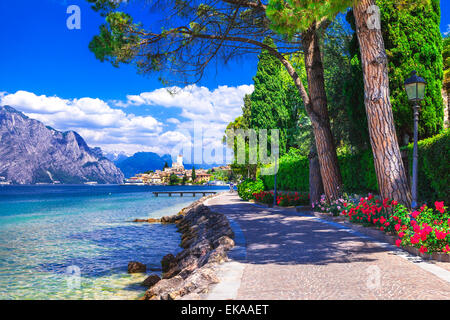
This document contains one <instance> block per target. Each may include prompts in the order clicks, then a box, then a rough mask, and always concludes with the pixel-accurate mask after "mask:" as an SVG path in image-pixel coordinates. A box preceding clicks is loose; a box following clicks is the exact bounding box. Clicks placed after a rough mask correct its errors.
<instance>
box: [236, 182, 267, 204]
mask: <svg viewBox="0 0 450 320" xmlns="http://www.w3.org/2000/svg"><path fill="white" fill-rule="evenodd" d="M237 189H238V190H237V191H238V195H239V197H241V199H242V200H250V199H253V194H254V193H259V192H261V191H263V190H264V183H263V182H262V181H261V179H256V180H253V179H246V180H244V181H243V182H242V183H241V184H239V185H238V187H237Z"/></svg>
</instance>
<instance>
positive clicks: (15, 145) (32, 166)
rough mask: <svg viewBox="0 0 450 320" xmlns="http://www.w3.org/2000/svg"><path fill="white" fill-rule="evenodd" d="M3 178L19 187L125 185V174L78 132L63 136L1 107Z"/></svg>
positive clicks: (1, 171) (1, 169)
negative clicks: (54, 183) (92, 182)
mask: <svg viewBox="0 0 450 320" xmlns="http://www.w3.org/2000/svg"><path fill="white" fill-rule="evenodd" d="M0 177H2V179H3V180H7V181H11V182H12V183H18V184H33V183H52V182H56V181H59V182H60V183H85V182H89V181H95V182H97V183H122V182H123V179H124V175H123V173H122V172H121V171H120V170H119V169H118V168H117V167H116V166H115V165H114V163H113V162H111V161H110V160H108V159H107V158H105V157H104V156H103V152H102V150H101V149H100V148H90V147H89V146H88V145H87V144H86V142H85V141H84V140H83V138H82V137H81V136H80V135H79V134H78V133H76V132H75V131H66V132H61V131H58V130H55V129H53V128H51V127H48V126H45V125H44V124H43V123H42V122H40V121H38V120H34V119H31V118H29V117H27V116H26V115H24V114H23V113H22V112H20V111H18V110H16V109H14V108H12V107H10V106H0Z"/></svg>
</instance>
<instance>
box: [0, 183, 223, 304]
mask: <svg viewBox="0 0 450 320" xmlns="http://www.w3.org/2000/svg"><path fill="white" fill-rule="evenodd" d="M168 188H170V189H168ZM175 188H176V189H175ZM194 189H201V190H205V189H207V190H218V189H219V188H218V187H211V188H205V187H193V186H185V187H147V186H146V187H142V186H125V187H124V186H62V185H61V186H1V187H0V299H136V298H138V297H139V296H140V295H142V294H143V292H144V290H145V288H144V287H142V286H141V285H140V283H141V282H142V280H143V279H145V277H146V275H144V274H128V273H127V265H128V262H129V261H140V262H143V263H145V264H146V265H147V270H148V272H147V273H152V272H157V273H159V272H160V260H161V258H162V257H163V256H164V255H165V254H167V253H176V252H178V251H179V250H180V248H179V246H178V245H179V242H180V235H179V233H177V232H176V228H175V226H174V225H161V224H148V223H133V222H130V221H131V220H133V219H135V218H148V217H155V218H156V217H161V216H163V215H170V214H175V213H177V212H178V211H179V210H180V209H182V208H183V207H185V206H187V205H188V204H189V203H191V202H192V201H194V200H195V199H198V198H199V197H200V196H197V197H195V198H193V197H192V196H189V197H186V196H185V197H178V196H174V197H167V196H159V197H154V196H153V194H152V193H151V191H157V190H159V191H167V190H194Z"/></svg>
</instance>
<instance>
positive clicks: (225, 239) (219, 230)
mask: <svg viewBox="0 0 450 320" xmlns="http://www.w3.org/2000/svg"><path fill="white" fill-rule="evenodd" d="M215 196H216V195H211V196H206V197H203V198H201V199H199V200H197V201H195V202H194V203H192V204H191V205H189V206H188V207H186V208H184V209H182V210H181V211H180V212H179V213H178V214H176V215H173V216H167V217H163V218H161V219H136V220H135V222H160V223H175V224H176V225H177V228H178V231H179V232H181V234H182V235H181V244H180V246H181V247H182V248H183V250H182V251H181V252H179V253H178V254H177V255H176V256H174V255H173V254H170V253H169V254H167V255H166V256H164V257H163V259H162V260H161V267H162V279H161V278H160V277H159V276H158V275H156V274H152V275H150V276H149V277H147V279H146V280H145V281H144V282H143V285H145V286H148V287H149V288H148V289H147V291H146V292H145V295H144V297H143V298H142V299H143V300H175V299H200V298H201V295H203V294H206V293H207V292H208V291H209V287H210V286H211V285H213V284H215V283H218V282H219V279H218V278H217V276H216V269H217V266H218V265H219V264H221V263H223V262H225V261H226V260H227V259H228V257H227V252H228V250H230V249H231V248H232V247H233V246H234V240H233V238H234V233H233V231H232V229H231V227H230V224H229V222H228V219H227V218H226V217H225V216H224V215H223V214H220V213H217V212H213V211H211V210H210V209H209V208H208V207H207V206H205V205H204V204H203V203H204V202H205V201H206V200H207V199H209V198H212V197H215ZM130 268H131V270H130ZM132 270H136V262H130V264H129V272H132Z"/></svg>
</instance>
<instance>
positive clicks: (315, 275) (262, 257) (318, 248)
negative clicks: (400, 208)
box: [205, 194, 450, 300]
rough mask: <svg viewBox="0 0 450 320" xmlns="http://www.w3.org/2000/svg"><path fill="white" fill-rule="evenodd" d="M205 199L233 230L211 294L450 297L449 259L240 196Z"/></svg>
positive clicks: (243, 296) (245, 296) (217, 296)
mask: <svg viewBox="0 0 450 320" xmlns="http://www.w3.org/2000/svg"><path fill="white" fill-rule="evenodd" d="M205 204H206V205H208V206H209V207H211V209H212V210H213V211H216V212H221V213H223V214H225V215H226V216H227V218H229V220H230V221H231V222H232V227H233V229H234V230H235V233H237V235H238V236H237V243H238V247H237V250H236V252H234V253H233V252H231V254H230V256H231V257H232V262H227V263H225V264H224V265H222V267H221V270H220V272H219V278H221V283H219V284H218V285H217V286H216V287H215V288H213V289H212V291H211V293H210V294H209V296H208V297H207V298H209V299H244V300H245V299H352V300H353V299H450V272H449V271H448V267H447V266H444V267H442V265H440V264H437V263H436V264H435V263H432V262H424V261H423V260H422V259H420V258H417V257H414V258H413V259H411V256H409V255H408V254H406V253H404V251H403V250H395V249H393V248H394V247H392V246H390V245H387V244H380V243H379V242H377V241H375V240H373V241H372V239H368V238H367V237H364V236H362V235H358V234H355V233H354V232H351V230H350V229H345V228H342V227H339V226H336V225H333V224H330V223H327V222H326V221H323V220H320V219H317V218H315V217H312V216H309V215H301V214H299V213H296V212H293V211H289V210H282V209H269V208H265V207H262V206H258V205H255V204H251V203H248V202H243V201H240V200H239V198H238V196H237V195H232V194H223V195H220V196H218V197H215V198H212V199H209V200H208V201H207V202H206V203H205ZM349 231H350V232H349ZM239 245H240V246H242V248H240V249H241V250H239ZM242 249H243V250H242ZM398 252H401V253H400V254H399V253H398ZM408 257H409V258H408ZM408 259H410V260H415V261H414V262H413V261H410V260H408Z"/></svg>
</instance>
